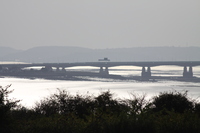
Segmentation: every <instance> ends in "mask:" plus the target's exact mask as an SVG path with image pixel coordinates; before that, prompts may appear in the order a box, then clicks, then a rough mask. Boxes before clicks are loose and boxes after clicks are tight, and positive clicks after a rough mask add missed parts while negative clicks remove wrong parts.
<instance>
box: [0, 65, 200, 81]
mask: <svg viewBox="0 0 200 133" xmlns="http://www.w3.org/2000/svg"><path fill="white" fill-rule="evenodd" d="M167 65H170V66H172V65H173V66H180V67H183V77H184V78H192V77H193V67H194V66H200V61H165V62H164V61H152V62H109V61H104V62H77V63H21V64H0V74H1V73H2V72H3V73H5V72H17V71H21V70H23V68H27V67H43V68H42V70H45V71H51V70H52V68H53V67H54V68H57V69H56V70H57V71H61V70H62V71H66V70H65V68H68V67H75V66H93V67H99V73H98V74H99V75H109V67H115V66H139V67H141V77H142V78H151V76H152V73H151V68H152V67H155V66H167ZM60 68H62V69H61V70H60Z"/></svg>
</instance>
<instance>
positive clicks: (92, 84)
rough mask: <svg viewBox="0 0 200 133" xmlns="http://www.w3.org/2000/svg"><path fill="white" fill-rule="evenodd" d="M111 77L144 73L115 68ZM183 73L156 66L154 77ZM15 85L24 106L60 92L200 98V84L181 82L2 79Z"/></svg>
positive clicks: (198, 70) (16, 95) (196, 71)
mask: <svg viewBox="0 0 200 133" xmlns="http://www.w3.org/2000/svg"><path fill="white" fill-rule="evenodd" d="M69 69H82V70H84V71H88V70H90V69H94V71H96V70H95V69H96V68H91V67H81V68H80V67H74V68H69ZM193 72H194V76H196V77H200V67H194V68H193ZM110 73H111V74H120V75H123V76H137V75H140V74H141V68H140V67H123V66H122V67H113V68H110ZM182 73H183V68H182V67H176V66H167V67H166V66H162V67H153V68H152V75H155V76H160V75H162V76H169V75H170V76H181V75H182ZM9 84H12V86H11V87H10V89H14V92H13V93H12V94H11V95H10V97H12V98H16V99H21V100H22V101H21V104H22V105H24V106H27V107H31V106H33V105H34V104H35V102H36V101H39V100H40V99H42V98H44V97H47V96H49V95H50V94H53V93H55V92H56V91H57V88H59V89H61V90H67V91H69V92H70V93H71V94H72V95H75V94H76V93H79V94H83V95H86V94H88V93H89V94H90V95H92V94H93V95H98V94H100V92H101V91H107V90H110V91H111V92H113V93H114V94H115V97H116V98H118V97H119V98H130V97H131V96H130V94H131V93H135V94H137V95H143V94H146V95H147V99H150V98H151V97H152V96H155V95H157V94H159V92H163V91H174V90H176V91H179V92H183V91H185V90H188V91H189V93H188V95H189V97H191V98H193V99H198V98H199V97H200V83H193V82H179V81H166V80H159V81H157V82H138V81H134V80H128V81H121V80H112V79H109V80H108V79H99V78H95V79H93V81H62V80H44V79H34V80H31V79H21V78H13V77H5V78H0V85H1V86H6V85H9Z"/></svg>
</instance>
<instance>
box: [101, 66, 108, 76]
mask: <svg viewBox="0 0 200 133" xmlns="http://www.w3.org/2000/svg"><path fill="white" fill-rule="evenodd" d="M99 74H100V75H109V70H108V67H105V68H103V67H100V70H99Z"/></svg>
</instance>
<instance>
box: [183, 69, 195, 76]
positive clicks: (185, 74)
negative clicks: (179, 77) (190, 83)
mask: <svg viewBox="0 0 200 133" xmlns="http://www.w3.org/2000/svg"><path fill="white" fill-rule="evenodd" d="M183 77H184V78H192V77H193V70H192V66H189V71H188V70H187V66H184V68H183Z"/></svg>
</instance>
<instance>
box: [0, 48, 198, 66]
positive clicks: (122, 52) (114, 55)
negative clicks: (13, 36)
mask: <svg viewBox="0 0 200 133" xmlns="http://www.w3.org/2000/svg"><path fill="white" fill-rule="evenodd" d="M104 57H107V58H109V59H110V60H111V61H200V47H133V48H115V49H89V48H82V47H71V46H44V47H34V48H31V49H28V50H21V51H20V50H15V49H12V48H8V47H0V61H20V62H31V63H40V62H41V63H50V62H52V63H58V62H60V63H64V62H91V61H98V59H100V58H104Z"/></svg>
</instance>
